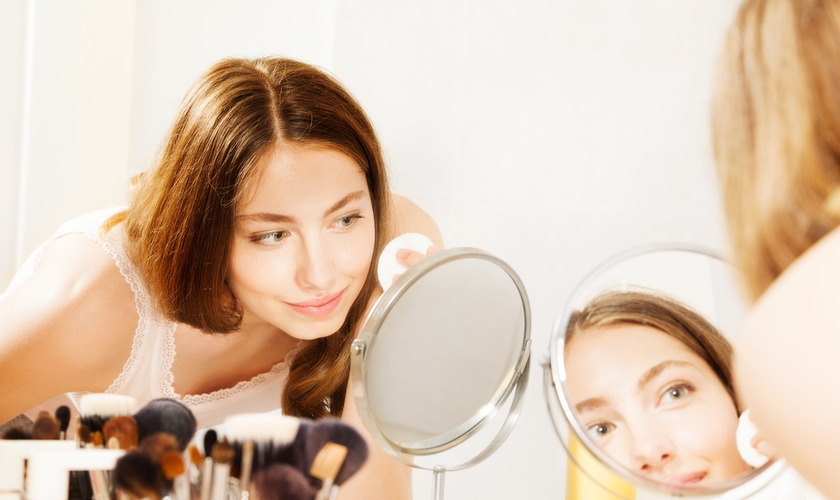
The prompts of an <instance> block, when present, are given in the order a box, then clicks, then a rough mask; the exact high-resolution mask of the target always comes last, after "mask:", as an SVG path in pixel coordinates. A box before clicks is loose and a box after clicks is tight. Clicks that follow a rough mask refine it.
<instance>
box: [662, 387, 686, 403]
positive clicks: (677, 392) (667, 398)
mask: <svg viewBox="0 0 840 500" xmlns="http://www.w3.org/2000/svg"><path fill="white" fill-rule="evenodd" d="M691 389H693V387H691V385H689V384H681V385H677V386H673V387H671V388H669V389H668V390H667V391H666V392H665V394H663V395H662V397H661V398H659V403H660V404H662V405H665V404H668V403H675V402H678V401H679V400H680V399H683V398H685V397H686V396H688V393H689V391H690V390H691Z"/></svg>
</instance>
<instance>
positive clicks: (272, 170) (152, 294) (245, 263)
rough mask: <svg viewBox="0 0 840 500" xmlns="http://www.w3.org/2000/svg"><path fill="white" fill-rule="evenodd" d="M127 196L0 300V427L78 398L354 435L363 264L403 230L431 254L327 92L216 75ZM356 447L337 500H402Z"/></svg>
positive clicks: (318, 78) (380, 465) (255, 67)
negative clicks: (122, 397) (325, 423)
mask: <svg viewBox="0 0 840 500" xmlns="http://www.w3.org/2000/svg"><path fill="white" fill-rule="evenodd" d="M135 184H136V185H135V186H134V188H133V193H132V197H131V201H130V204H129V206H128V207H127V208H126V209H125V210H106V211H102V212H97V213H94V214H90V215H88V216H85V217H82V218H80V219H77V220H75V221H71V222H70V223H68V224H65V225H64V226H62V228H61V229H59V231H58V232H57V233H56V235H55V236H54V237H53V238H52V239H50V240H49V241H48V242H46V243H45V244H44V245H43V246H42V247H41V248H40V249H39V250H38V251H37V252H36V254H35V255H33V257H32V258H31V259H30V261H29V262H27V264H26V265H25V267H24V269H22V270H21V271H20V272H19V273H18V276H17V277H16V278H15V280H14V281H13V283H12V285H11V286H10V288H9V290H8V291H7V293H6V294H5V295H4V296H3V298H2V300H0V319H2V323H3V328H2V330H1V331H0V371H2V376H0V393H2V394H3V398H2V400H0V422H5V421H6V420H8V419H10V418H12V417H14V416H15V415H18V414H19V413H21V412H23V411H24V410H27V409H28V408H30V407H33V406H35V405H37V404H39V403H41V402H43V401H45V400H47V399H49V398H51V397H53V396H55V395H57V394H63V393H74V392H81V391H90V392H113V393H122V394H128V395H132V396H135V397H137V398H138V399H139V400H140V402H141V403H143V402H144V401H147V400H149V399H151V398H155V397H171V398H176V399H179V400H181V401H183V402H184V403H186V404H187V405H189V406H190V407H191V408H192V409H193V411H194V413H195V414H196V417H197V419H198V421H199V424H200V426H208V425H213V424H216V423H219V422H221V421H222V419H223V418H224V417H225V416H226V415H229V414H233V413H243V412H252V411H267V410H272V409H276V408H278V406H280V401H281V400H282V410H283V412H284V413H285V414H289V415H295V416H303V417H309V418H320V417H325V416H330V415H332V416H337V417H341V418H343V419H345V420H347V421H349V422H351V423H353V424H354V425H356V427H357V428H358V429H359V430H360V431H361V432H363V433H365V431H364V428H363V427H362V425H361V424H360V421H359V418H358V415H357V414H356V410H355V406H354V405H353V398H352V394H350V393H349V391H350V389H349V387H350V386H349V385H348V383H347V382H348V375H349V362H350V361H349V345H350V342H352V340H353V338H354V337H355V335H356V333H357V331H358V329H359V328H360V322H361V320H362V319H363V316H364V314H365V312H366V310H367V309H368V307H369V306H370V305H371V304H372V301H373V300H374V299H375V298H376V296H377V294H378V293H379V290H378V289H377V282H376V279H375V276H376V273H375V259H376V257H377V255H378V253H379V251H380V250H381V248H382V247H383V246H384V244H385V243H387V242H388V240H389V239H390V238H391V237H392V236H395V235H397V234H399V233H402V232H406V231H413V232H421V233H424V234H426V235H428V236H429V237H430V238H431V239H432V241H434V242H435V244H436V245H441V244H442V243H441V239H440V234H439V232H438V230H437V227H436V226H435V224H434V223H433V222H432V221H431V220H430V219H429V217H428V216H427V215H426V214H425V213H424V212H422V211H421V210H420V209H419V208H417V207H416V206H415V205H413V204H412V203H410V202H408V201H407V200H405V199H402V198H398V197H396V196H392V195H391V194H390V193H389V190H388V184H387V176H386V169H385V165H384V161H383V158H382V153H381V150H380V146H379V143H378V141H377V138H376V136H375V134H374V130H373V127H372V126H371V124H370V122H369V120H368V118H367V117H366V115H365V114H364V112H363V111H362V109H361V108H360V107H359V105H358V104H357V103H356V102H355V101H354V100H353V98H352V97H351V96H350V95H349V94H348V93H347V92H346V91H345V90H344V89H343V88H342V87H341V85H340V84H338V83H337V82H336V81H335V80H334V79H332V78H331V77H329V76H328V75H326V74H325V73H323V72H321V71H319V70H317V69H316V68H313V67H311V66H309V65H306V64H303V63H299V62H296V61H292V60H288V59H280V58H265V59H256V60H246V59H232V60H224V61H221V62H219V63H217V64H216V65H214V66H212V67H211V68H210V69H209V70H208V71H207V72H206V73H205V74H204V75H203V76H201V77H200V78H199V79H198V81H197V82H196V83H195V84H194V86H193V87H192V88H191V89H190V90H189V92H188V93H187V95H186V97H185V99H184V101H183V103H182V105H181V108H180V110H179V112H178V115H177V117H176V119H175V122H174V124H173V126H172V129H171V130H170V132H169V134H168V137H167V139H166V141H165V143H164V145H163V148H162V150H161V152H160V154H159V158H158V159H157V161H156V162H155V164H154V165H153V166H152V168H150V169H149V170H148V171H147V172H145V173H143V174H142V175H141V176H140V177H139V178H138V179H136V183H135ZM421 257H422V255H421V254H419V253H417V252H408V251H403V253H402V258H403V263H405V264H408V265H410V264H412V263H414V262H416V260H418V259H419V258H421ZM365 434H366V433H365ZM371 450H372V453H371V458H370V459H369V462H368V463H367V464H366V466H365V467H364V469H363V470H362V471H361V472H360V473H359V474H358V475H356V476H354V477H353V478H352V479H351V480H350V482H349V483H348V484H347V485H346V486H345V487H344V488H342V498H343V499H347V498H366V499H371V498H388V499H394V498H409V497H410V495H411V493H410V491H411V490H410V480H409V479H410V475H409V474H408V473H407V471H406V470H405V468H404V467H403V466H401V465H399V464H397V463H395V462H393V461H392V460H391V459H390V458H388V457H387V456H386V455H385V454H384V453H383V452H381V451H379V450H378V449H377V448H376V446H375V445H374V444H373V443H372V442H371Z"/></svg>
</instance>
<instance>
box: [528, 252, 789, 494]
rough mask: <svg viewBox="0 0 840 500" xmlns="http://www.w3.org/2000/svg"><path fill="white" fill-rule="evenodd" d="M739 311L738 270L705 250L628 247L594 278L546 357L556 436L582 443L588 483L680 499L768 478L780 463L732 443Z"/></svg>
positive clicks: (561, 322) (565, 315)
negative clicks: (609, 476) (753, 456)
mask: <svg viewBox="0 0 840 500" xmlns="http://www.w3.org/2000/svg"><path fill="white" fill-rule="evenodd" d="M744 312H745V307H744V305H743V302H741V299H740V296H739V292H738V289H737V284H736V281H735V276H734V271H733V270H732V268H731V266H729V264H727V263H726V262H725V261H723V260H722V259H721V258H720V257H719V256H718V255H717V254H716V253H714V252H712V251H709V250H707V249H703V248H699V247H694V246H687V245H660V246H651V247H646V248H640V249H634V250H630V251H628V252H625V253H623V254H620V255H618V256H616V257H614V258H612V259H610V260H608V261H607V262H605V263H604V264H602V265H601V266H599V267H598V268H597V269H596V270H595V271H593V272H592V273H590V275H588V276H587V277H586V279H584V281H583V282H582V283H581V284H580V285H579V286H578V287H577V288H576V289H575V291H574V292H573V294H572V297H571V299H570V301H569V303H568V304H567V306H566V307H565V309H564V310H563V311H562V312H561V315H560V317H559V318H558V320H557V322H556V323H555V327H554V332H553V334H552V338H551V346H550V351H549V356H548V358H547V362H546V363H544V366H545V379H544V380H545V388H546V397H547V399H548V403H549V409H550V411H551V412H552V417H553V420H554V424H555V428H556V430H557V432H558V435H559V436H560V438H561V442H562V443H563V444H564V446H565V447H566V449H567V450H571V449H577V450H580V449H581V447H580V446H571V444H573V442H574V441H579V442H580V443H581V444H582V445H583V448H585V451H583V452H581V451H578V452H576V453H577V455H576V454H575V453H572V452H569V453H570V455H569V458H570V462H571V463H572V464H573V465H575V466H577V467H579V470H582V471H583V472H584V473H585V474H586V475H588V476H589V477H590V478H594V477H604V474H603V472H602V471H603V470H604V468H606V469H607V470H609V471H612V473H614V474H615V477H616V478H621V479H622V480H624V481H628V482H630V483H632V484H634V485H636V486H637V487H639V488H643V489H645V490H648V491H653V492H666V493H668V494H670V495H678V496H683V495H692V496H701V497H702V496H703V495H711V496H719V494H720V493H723V492H729V493H727V498H730V497H731V498H743V497H744V496H738V495H739V491H742V490H744V491H746V490H747V489H748V490H750V491H753V490H754V489H755V488H756V487H760V485H762V484H766V482H768V481H769V480H771V479H772V478H773V477H775V475H776V474H777V473H778V472H779V471H780V470H781V467H783V464H779V466H778V467H776V464H773V463H768V464H765V465H764V466H762V467H758V468H755V467H752V466H751V465H749V464H748V463H747V462H746V460H745V459H744V458H743V457H742V456H741V454H740V452H739V448H738V441H737V438H736V431H737V430H738V427H739V425H740V421H739V415H740V412H741V410H742V408H741V405H740V403H739V401H738V400H737V398H736V393H735V390H734V382H733V380H732V354H733V348H732V345H733V342H734V341H735V340H736V339H735V337H734V334H735V332H737V330H738V325H739V323H740V319H741V317H742V316H743V314H744ZM573 435H574V438H573V437H572V436H573ZM575 438H576V439H575ZM582 453H585V454H587V456H589V455H591V457H590V458H584V457H583V456H582V455H581V454H582ZM593 458H594V460H593ZM581 464H584V465H581ZM586 464H597V467H596V466H594V465H590V466H587V465H586ZM770 469H772V470H770ZM765 472H766V473H765ZM600 484H601V486H602V487H604V488H606V489H607V490H608V491H611V492H612V493H614V494H616V495H617V496H618V498H630V496H628V495H627V494H626V493H625V494H624V495H622V494H620V493H618V492H617V490H616V489H615V488H612V489H611V487H612V485H611V484H609V481H601V482H600ZM616 484H618V483H616ZM733 488H736V489H735V490H734V491H733ZM744 495H746V494H744Z"/></svg>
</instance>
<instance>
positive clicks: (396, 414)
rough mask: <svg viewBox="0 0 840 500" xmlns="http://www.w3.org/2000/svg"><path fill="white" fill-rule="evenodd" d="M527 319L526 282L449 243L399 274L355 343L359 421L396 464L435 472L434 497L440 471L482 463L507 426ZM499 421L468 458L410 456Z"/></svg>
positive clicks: (515, 409) (524, 373)
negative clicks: (420, 460)
mask: <svg viewBox="0 0 840 500" xmlns="http://www.w3.org/2000/svg"><path fill="white" fill-rule="evenodd" d="M530 321H531V320H530V308H529V303H528V298H527V295H526V293H525V288H524V287H523V285H522V282H521V280H520V279H519V277H518V276H517V275H516V273H515V272H514V271H513V270H512V269H511V268H510V267H509V266H508V265H507V264H505V263H504V262H503V261H501V260H500V259H498V258H496V257H494V256H492V255H490V254H488V253H486V252H484V251H481V250H477V249H472V248H452V249H447V250H442V251H440V252H438V253H435V254H433V255H431V256H428V257H425V258H424V259H422V260H421V261H420V262H418V263H417V264H415V265H414V266H412V267H410V268H409V269H408V270H407V271H406V272H405V273H404V274H402V275H401V276H400V277H399V278H397V280H396V281H395V282H394V283H393V284H392V285H391V286H390V287H388V289H387V290H386V291H385V292H384V293H383V295H382V296H381V297H380V298H379V300H378V301H377V302H376V304H375V305H374V307H373V308H372V310H371V312H370V314H369V315H368V318H367V321H366V322H365V325H364V326H363V328H362V330H361V332H360V334H359V337H358V339H357V340H355V341H354V343H353V346H352V350H351V369H352V375H351V380H352V384H353V392H354V396H355V398H356V404H357V406H358V408H359V413H360V416H361V418H362V420H363V422H364V423H365V426H366V427H367V428H368V430H369V431H370V432H371V434H372V435H373V437H374V439H376V441H377V442H378V444H379V445H380V446H381V447H382V448H383V449H384V450H385V451H386V452H388V453H389V454H391V455H392V456H394V457H395V458H396V459H397V460H399V461H400V462H402V463H405V464H407V465H410V466H412V467H416V468H421V469H428V470H433V471H434V473H435V475H434V477H435V488H434V491H435V498H442V495H443V474H444V472H445V471H453V470H459V469H464V468H467V467H471V466H473V465H475V464H477V463H478V462H480V461H482V460H484V459H485V458H487V457H488V456H489V455H490V454H491V453H492V452H493V451H495V450H496V449H497V448H498V447H499V446H500V445H501V443H502V442H503V441H504V439H505V438H506V437H507V436H508V435H509V433H510V431H511V430H512V428H513V425H514V424H515V422H516V419H517V418H518V416H519V413H520V411H521V406H522V401H523V395H524V392H525V388H526V387H527V381H528V367H529V366H530V362H529V359H530V356H529V354H530V342H531V340H530V333H529V331H530ZM503 407H505V408H506V412H507V414H506V415H505V413H504V412H502V413H499V410H500V408H503ZM494 417H496V418H494ZM502 418H503V419H504V420H503V425H501V426H499V428H498V432H497V434H495V437H494V438H493V439H492V441H491V442H490V443H489V444H488V445H487V447H486V448H484V449H483V450H482V451H480V452H478V453H477V454H476V455H475V456H474V457H472V458H471V459H469V460H467V461H466V462H463V463H460V464H454V465H453V464H443V463H441V464H439V465H436V466H434V467H431V468H429V467H426V466H421V465H418V464H417V460H414V459H413V458H412V457H419V456H428V455H435V454H438V453H441V452H443V451H446V450H449V449H451V448H453V447H455V446H457V445H459V444H461V443H462V442H464V441H466V440H467V439H469V438H470V437H472V436H474V435H475V434H476V433H477V432H479V430H480V429H482V428H483V427H484V426H485V425H486V424H487V423H488V422H490V420H491V419H493V420H494V421H498V419H502ZM493 427H494V426H490V427H489V428H493Z"/></svg>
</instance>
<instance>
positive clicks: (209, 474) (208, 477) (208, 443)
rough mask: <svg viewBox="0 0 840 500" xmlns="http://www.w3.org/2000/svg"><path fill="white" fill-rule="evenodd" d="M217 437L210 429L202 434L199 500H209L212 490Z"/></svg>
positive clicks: (214, 431) (213, 430)
mask: <svg viewBox="0 0 840 500" xmlns="http://www.w3.org/2000/svg"><path fill="white" fill-rule="evenodd" d="M218 439H219V437H218V434H217V433H216V430H215V429H210V430H208V431H207V432H205V433H204V440H203V444H204V454H205V457H204V465H203V466H202V469H201V489H200V490H199V491H200V493H201V500H210V493H212V490H213V482H212V480H213V458H212V456H211V453H213V446H214V445H215V444H216V442H217V441H218Z"/></svg>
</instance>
